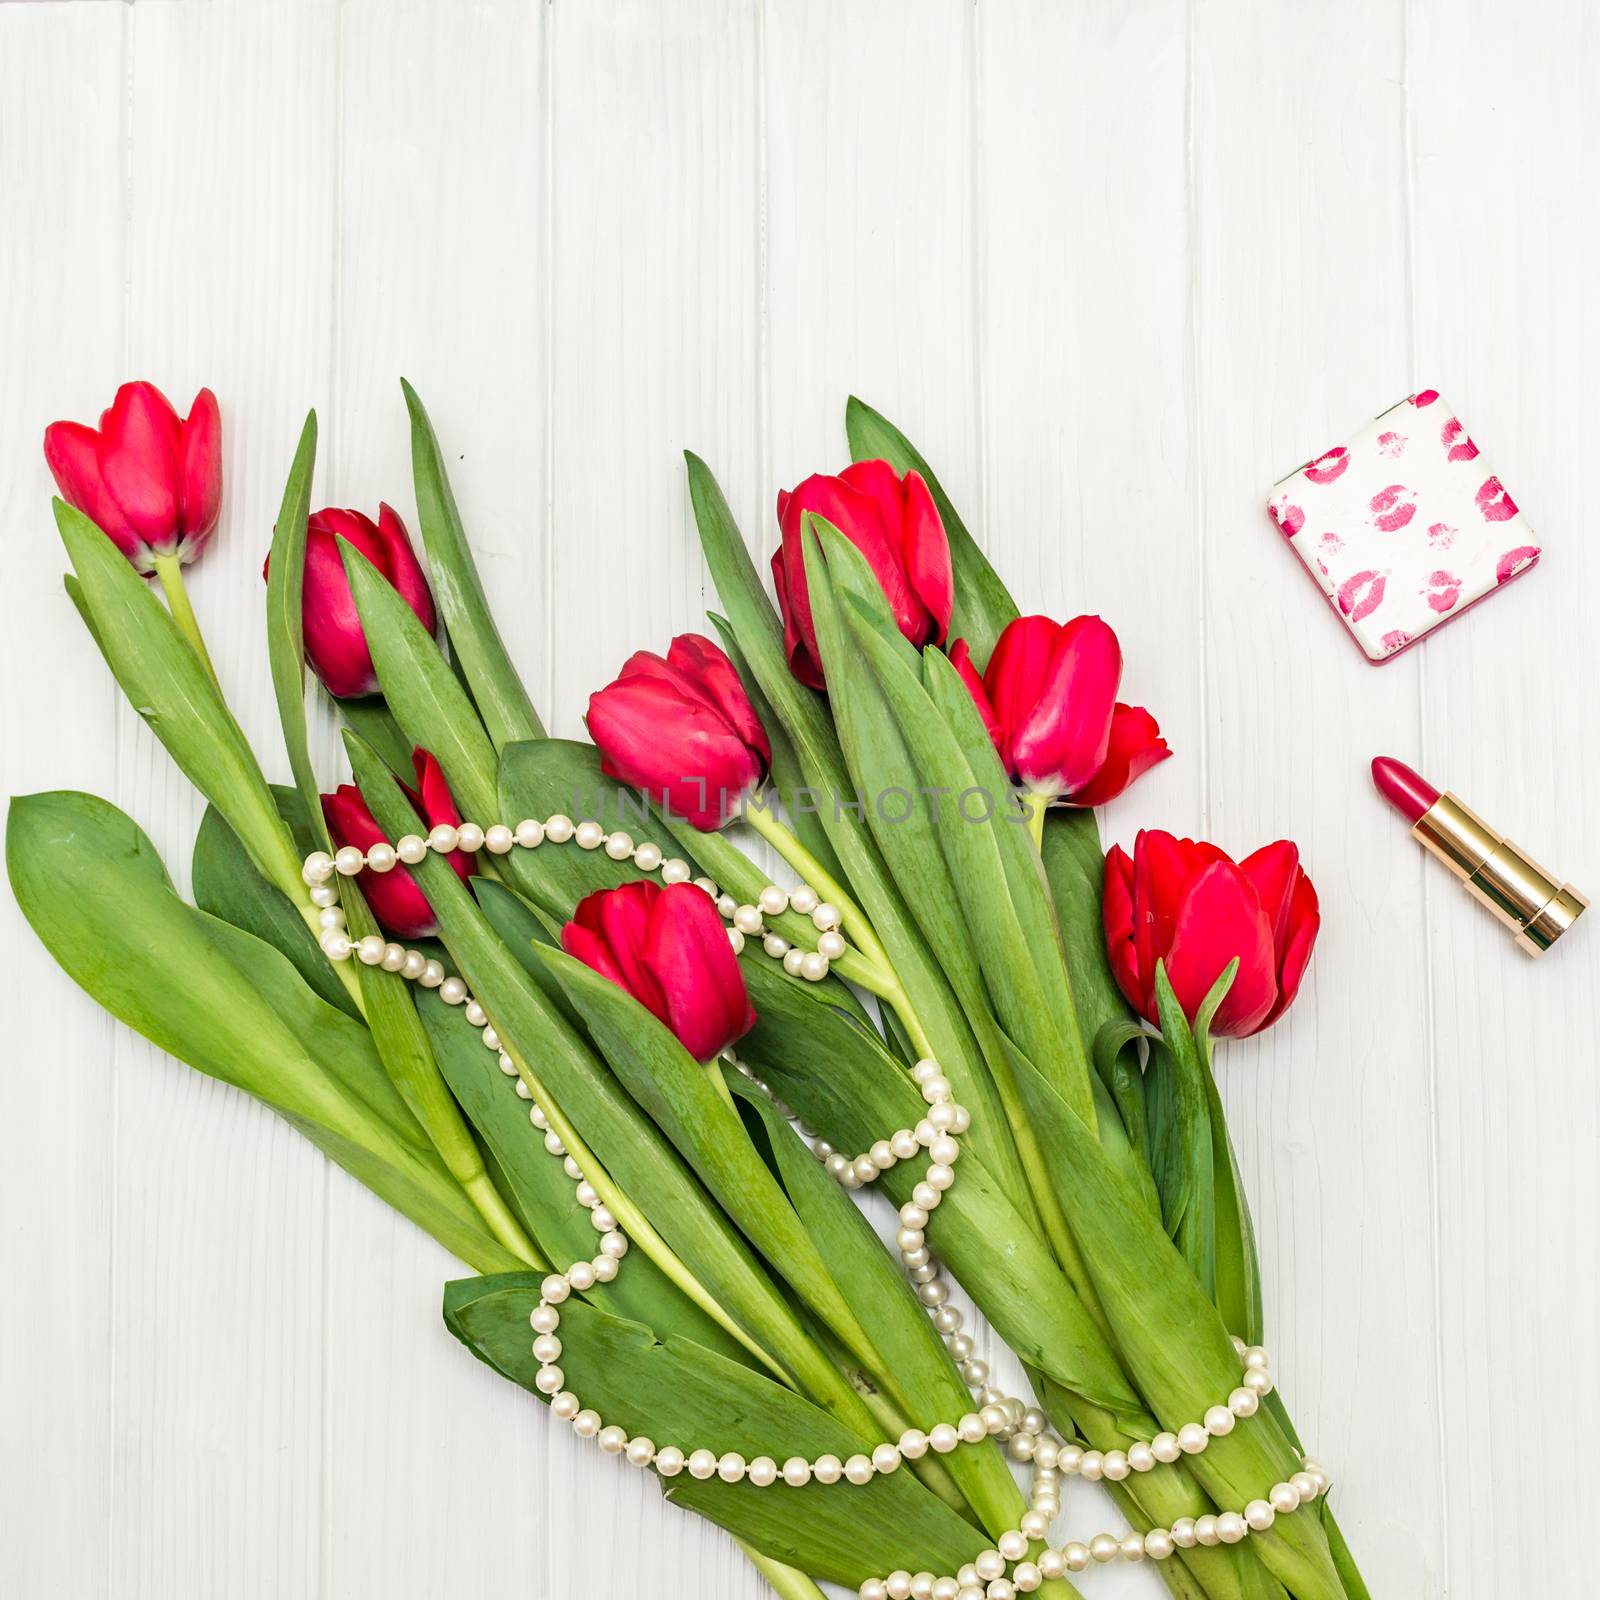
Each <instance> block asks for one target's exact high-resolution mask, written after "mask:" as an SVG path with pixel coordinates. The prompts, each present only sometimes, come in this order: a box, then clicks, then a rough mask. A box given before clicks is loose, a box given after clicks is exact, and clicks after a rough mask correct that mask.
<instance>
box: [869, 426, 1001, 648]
mask: <svg viewBox="0 0 1600 1600" xmlns="http://www.w3.org/2000/svg"><path fill="white" fill-rule="evenodd" d="M844 430H845V435H846V437H847V438H848V439H849V441H850V459H851V460H852V461H877V460H882V461H887V462H888V463H889V465H890V466H891V467H893V468H894V469H895V471H896V472H899V473H902V474H904V473H907V472H919V473H921V474H922V478H923V481H924V482H925V483H926V484H927V485H928V492H929V493H930V494H931V495H932V496H933V503H934V505H935V506H936V507H938V511H939V518H940V520H941V521H942V522H943V523H944V531H945V535H946V537H947V538H948V539H949V541H950V565H951V567H952V568H953V570H954V572H955V580H956V594H955V609H954V612H953V613H952V615H951V618H950V638H951V640H952V641H954V640H956V639H965V640H966V641H967V646H968V648H969V649H970V650H971V651H972V660H973V665H974V666H976V667H977V669H978V671H979V672H982V671H983V669H984V668H985V667H986V666H988V664H989V657H990V655H991V654H992V653H993V651H994V646H995V641H996V640H997V639H998V638H999V637H1000V634H1001V632H1002V630H1003V629H1004V628H1005V625H1006V624H1007V623H1008V622H1010V621H1012V620H1013V619H1014V618H1015V617H1016V616H1017V614H1018V613H1017V603H1016V601H1015V600H1013V599H1012V598H1011V595H1010V593H1009V592H1008V591H1007V589H1006V586H1005V584H1003V583H1002V582H1001V581H1000V575H999V574H998V573H997V572H996V571H995V570H994V568H993V567H992V566H990V565H989V561H988V558H987V557H986V556H985V555H984V553H983V551H982V550H981V549H979V547H978V542H977V540H975V539H974V538H973V537H972V535H971V534H970V533H968V532H967V527H966V524H965V523H964V522H963V521H962V520H961V518H960V516H959V515H958V514H957V512H956V508H955V506H954V505H952V504H951V501H950V496H949V495H947V494H946V493H945V492H944V486H943V485H942V484H941V483H940V482H939V480H938V478H937V477H935V476H934V471H933V468H932V467H930V466H929V465H928V463H927V462H926V461H924V460H923V458H922V455H921V452H920V451H918V449H917V447H916V446H915V445H914V444H912V442H911V441H910V440H909V439H908V438H906V436H905V435H904V434H903V433H902V432H901V431H900V430H899V429H898V428H897V427H895V425H894V424H893V423H892V422H890V421H889V419H888V418H887V417H885V416H884V415H883V414H882V413H881V412H877V411H874V410H873V409H872V407H871V406H869V405H867V404H866V402H865V401H862V400H858V399H856V397H855V396H854V395H851V396H850V399H849V401H848V402H847V403H846V405H845V411H844Z"/></svg>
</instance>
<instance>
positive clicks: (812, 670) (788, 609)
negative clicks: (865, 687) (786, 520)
mask: <svg viewBox="0 0 1600 1600" xmlns="http://www.w3.org/2000/svg"><path fill="white" fill-rule="evenodd" d="M779 500H780V501H781V502H782V503H783V504H785V505H787V504H788V500H789V497H788V496H787V495H780V496H779ZM790 548H791V546H790V541H789V540H788V539H787V538H785V539H784V541H783V543H782V544H781V545H779V547H778V548H777V549H776V550H774V551H773V552H772V587H773V591H774V593H775V594H776V595H777V597H778V613H779V615H780V616H781V617H782V618H783V655H784V660H785V661H787V662H788V663H789V671H790V672H791V673H792V674H793V675H794V676H795V677H796V678H798V679H799V680H800V682H801V683H803V684H805V685H806V686H807V687H808V688H811V689H822V688H825V687H826V684H825V681H824V679H823V676H822V667H821V665H820V664H819V662H818V659H817V648H816V646H817V638H816V632H815V630H814V629H813V628H812V623H811V603H810V598H809V596H808V594H807V591H806V587H805V575H804V573H803V572H802V574H801V576H800V582H799V584H798V586H797V587H795V588H791V587H790V584H789V550H790ZM793 548H794V549H795V550H796V551H797V552H798V550H799V548H800V542H799V539H798V537H797V538H796V539H795V541H794V544H793ZM808 635H809V636H808Z"/></svg>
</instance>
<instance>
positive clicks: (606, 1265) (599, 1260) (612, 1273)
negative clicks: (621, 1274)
mask: <svg viewBox="0 0 1600 1600" xmlns="http://www.w3.org/2000/svg"><path fill="white" fill-rule="evenodd" d="M589 1265H590V1267H591V1268H593V1270H594V1281H595V1282H596V1283H613V1282H615V1281H616V1276H617V1271H618V1264H617V1258H616V1257H615V1256H596V1257H595V1258H594V1260H593V1261H591V1262H590V1263H589Z"/></svg>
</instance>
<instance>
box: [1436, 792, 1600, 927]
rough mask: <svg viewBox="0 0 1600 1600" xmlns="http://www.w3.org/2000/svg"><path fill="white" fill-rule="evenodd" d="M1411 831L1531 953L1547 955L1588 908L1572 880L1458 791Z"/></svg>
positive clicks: (1443, 797) (1441, 800)
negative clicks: (1528, 851)
mask: <svg viewBox="0 0 1600 1600" xmlns="http://www.w3.org/2000/svg"><path fill="white" fill-rule="evenodd" d="M1411 831H1412V833H1413V834H1414V835H1415V836H1416V837H1417V839H1419V840H1420V841H1421V842H1422V844H1423V845H1424V846H1425V847H1426V848H1427V849H1428V850H1429V851H1430V852H1431V853H1432V854H1433V855H1436V856H1437V857H1438V858H1439V859H1440V860H1441V861H1443V862H1444V863H1445V865H1446V866H1448V867H1449V868H1450V870H1451V871H1452V872H1453V873H1455V875H1456V876H1457V877H1458V878H1459V879H1461V881H1462V882H1463V883H1464V884H1466V886H1467V888H1468V889H1469V890H1470V891H1471V892H1472V894H1473V895H1475V896H1476V897H1477V898H1478V899H1479V900H1481V901H1482V902H1483V903H1484V905H1486V906H1488V908H1489V909H1490V910H1491V911H1492V912H1493V913H1494V914H1495V916H1497V917H1498V918H1499V919H1500V921H1501V922H1503V923H1504V924H1505V926H1506V927H1507V928H1509V929H1510V930H1511V932H1512V934H1513V935H1514V936H1515V938H1516V941H1517V943H1518V944H1519V945H1520V946H1521V947H1522V948H1523V949H1524V950H1526V951H1527V952H1528V954H1529V955H1530V956H1542V955H1543V954H1544V953H1545V951H1546V950H1548V949H1549V948H1550V946H1551V945H1553V944H1554V943H1555V942H1556V940H1557V939H1559V938H1560V937H1561V935H1562V934H1564V933H1565V932H1566V931H1567V929H1568V928H1570V927H1571V926H1572V924H1573V923H1574V922H1576V921H1577V920H1578V918H1579V917H1580V916H1582V915H1583V913H1584V911H1585V910H1587V909H1588V905H1589V902H1588V901H1587V900H1585V899H1584V897H1583V896H1582V895H1581V894H1579V893H1578V891H1577V890H1576V889H1574V888H1573V887H1572V885H1571V884H1570V883H1557V882H1556V881H1555V879H1554V878H1552V877H1551V876H1550V874H1549V873H1548V872H1546V871H1545V870H1544V868H1543V867H1541V866H1540V865H1539V864H1538V863H1537V862H1535V861H1534V860H1532V859H1531V858H1530V857H1529V856H1526V855H1524V854H1523V852H1522V851H1521V850H1519V849H1518V848H1517V846H1516V845H1514V844H1512V842H1511V841H1510V840H1509V839H1506V838H1504V837H1502V836H1501V835H1500V834H1498V833H1496V832H1495V831H1494V829H1493V828H1491V827H1489V825H1488V824H1487V823H1485V822H1484V821H1483V819H1482V818H1481V817H1477V816H1475V815H1474V814H1473V813H1472V812H1471V811H1469V810H1468V809H1467V808H1466V807H1465V806H1464V805H1462V803H1461V802H1460V801H1459V800H1458V799H1456V797H1455V796H1454V795H1453V794H1442V795H1440V796H1439V798H1438V799H1437V800H1435V801H1434V803H1433V804H1432V805H1431V806H1429V807H1428V809H1427V810H1426V811H1425V812H1423V814H1422V815H1421V816H1420V817H1419V818H1418V819H1417V821H1416V823H1415V824H1414V825H1413V826H1412V829H1411Z"/></svg>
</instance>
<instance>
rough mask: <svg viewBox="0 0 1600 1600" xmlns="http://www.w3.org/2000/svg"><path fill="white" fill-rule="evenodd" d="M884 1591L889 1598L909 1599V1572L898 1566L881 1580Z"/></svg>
mask: <svg viewBox="0 0 1600 1600" xmlns="http://www.w3.org/2000/svg"><path fill="white" fill-rule="evenodd" d="M883 1590H884V1593H885V1594H887V1595H888V1596H889V1600H911V1574H910V1573H909V1572H907V1571H906V1570H905V1568H904V1567H899V1568H897V1569H896V1570H895V1571H893V1572H891V1573H890V1574H889V1576H888V1577H887V1578H885V1579H884V1580H883Z"/></svg>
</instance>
